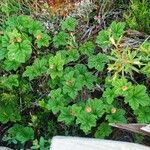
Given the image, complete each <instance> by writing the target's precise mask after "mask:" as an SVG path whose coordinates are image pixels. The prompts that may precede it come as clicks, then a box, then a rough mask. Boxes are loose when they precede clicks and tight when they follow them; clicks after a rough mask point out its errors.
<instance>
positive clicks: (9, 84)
mask: <svg viewBox="0 0 150 150" xmlns="http://www.w3.org/2000/svg"><path fill="white" fill-rule="evenodd" d="M18 86H19V81H18V75H10V76H8V77H7V76H4V77H0V87H1V88H7V89H13V88H14V87H18Z"/></svg>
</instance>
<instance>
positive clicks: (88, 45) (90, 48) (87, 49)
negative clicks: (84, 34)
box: [79, 41, 95, 56]
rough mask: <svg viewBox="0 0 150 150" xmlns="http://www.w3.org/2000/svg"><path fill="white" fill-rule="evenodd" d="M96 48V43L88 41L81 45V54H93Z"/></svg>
mask: <svg viewBox="0 0 150 150" xmlns="http://www.w3.org/2000/svg"><path fill="white" fill-rule="evenodd" d="M94 49H95V45H94V44H93V42H91V41H87V42H85V43H83V44H82V45H81V46H80V48H79V51H80V52H81V54H84V55H88V56H91V55H92V54H93V53H94Z"/></svg>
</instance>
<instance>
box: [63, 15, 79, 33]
mask: <svg viewBox="0 0 150 150" xmlns="http://www.w3.org/2000/svg"><path fill="white" fill-rule="evenodd" d="M77 24H78V22H77V20H76V19H75V18H73V17H68V18H67V19H65V20H64V21H62V24H61V28H62V30H68V31H75V28H76V26H77Z"/></svg>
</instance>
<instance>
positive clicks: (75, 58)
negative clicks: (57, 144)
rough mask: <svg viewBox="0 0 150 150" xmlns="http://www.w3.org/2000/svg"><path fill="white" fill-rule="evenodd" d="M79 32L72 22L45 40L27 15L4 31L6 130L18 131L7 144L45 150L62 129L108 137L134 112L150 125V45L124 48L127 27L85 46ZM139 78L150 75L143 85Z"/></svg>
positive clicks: (0, 58) (2, 114)
mask: <svg viewBox="0 0 150 150" xmlns="http://www.w3.org/2000/svg"><path fill="white" fill-rule="evenodd" d="M77 25H78V21H77V20H76V19H75V18H73V17H68V18H67V19H66V20H63V21H62V22H61V23H60V25H59V26H60V29H58V31H57V32H55V33H53V32H51V31H49V33H48V34H47V33H46V30H45V29H44V28H43V26H42V24H41V23H40V22H39V21H36V20H34V19H32V18H31V17H29V16H23V15H22V16H13V17H9V18H8V19H7V20H6V22H5V23H4V24H3V27H2V31H3V33H2V34H0V48H1V51H0V62H1V64H2V65H1V69H2V71H1V73H2V75H1V77H0V90H1V93H0V97H1V99H0V123H2V124H5V123H8V122H9V123H11V124H12V127H10V128H9V129H8V130H7V134H6V137H5V138H4V140H7V141H8V143H17V144H21V145H22V147H23V146H24V145H25V144H26V142H29V143H32V149H42V150H47V149H48V148H47V147H48V146H47V145H48V144H49V141H48V140H47V139H48V138H51V137H52V136H54V135H56V133H57V130H58V131H59V132H58V134H65V135H68V134H70V135H71V134H75V135H79V134H80V133H81V134H82V135H87V136H89V135H91V136H95V137H96V138H104V137H108V136H109V135H110V134H111V132H112V129H111V128H110V126H109V123H128V122H129V123H130V118H128V117H129V116H128V115H129V114H130V113H129V112H128V111H131V113H132V114H133V113H134V115H135V118H132V119H134V120H136V121H137V122H139V123H150V117H149V115H148V114H149V112H150V111H149V110H150V97H149V89H148V86H147V84H148V83H149V80H148V78H149V76H150V69H149V66H150V49H149V48H150V43H149V41H148V40H147V41H145V42H144V43H143V44H142V45H141V46H139V47H138V48H136V49H134V50H133V49H130V47H128V46H125V47H124V48H122V47H121V43H122V40H123V38H124V33H125V23H123V22H116V21H114V22H112V23H111V25H110V26H109V27H107V28H106V29H104V30H101V31H99V33H98V35H97V36H96V38H95V41H94V39H93V40H92V38H88V39H85V41H82V42H80V41H79V40H78V39H79V38H80V37H79V35H78V33H77V32H76V29H77V27H78V26H77ZM49 35H51V37H50V36H49ZM135 72H136V73H135ZM138 75H140V76H142V77H143V76H144V78H143V79H142V80H140V82H138V81H137V80H138V78H137V76H138ZM147 77H148V78H147ZM95 93H96V94H95ZM125 107H127V109H125ZM131 117H133V116H131ZM81 131H82V132H81ZM93 131H94V132H93ZM34 135H35V136H34ZM19 148H20V147H19Z"/></svg>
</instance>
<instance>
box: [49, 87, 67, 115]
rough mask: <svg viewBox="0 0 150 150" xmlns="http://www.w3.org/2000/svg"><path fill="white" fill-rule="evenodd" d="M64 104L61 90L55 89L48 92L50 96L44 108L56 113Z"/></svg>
mask: <svg viewBox="0 0 150 150" xmlns="http://www.w3.org/2000/svg"><path fill="white" fill-rule="evenodd" d="M64 106H65V100H64V96H63V95H62V90H61V89H60V88H59V89H56V90H52V91H51V92H50V98H49V100H48V104H47V106H46V108H47V109H48V110H52V112H53V113H54V114H56V113H58V112H59V111H60V110H61V109H62V108H63V107H64Z"/></svg>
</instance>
